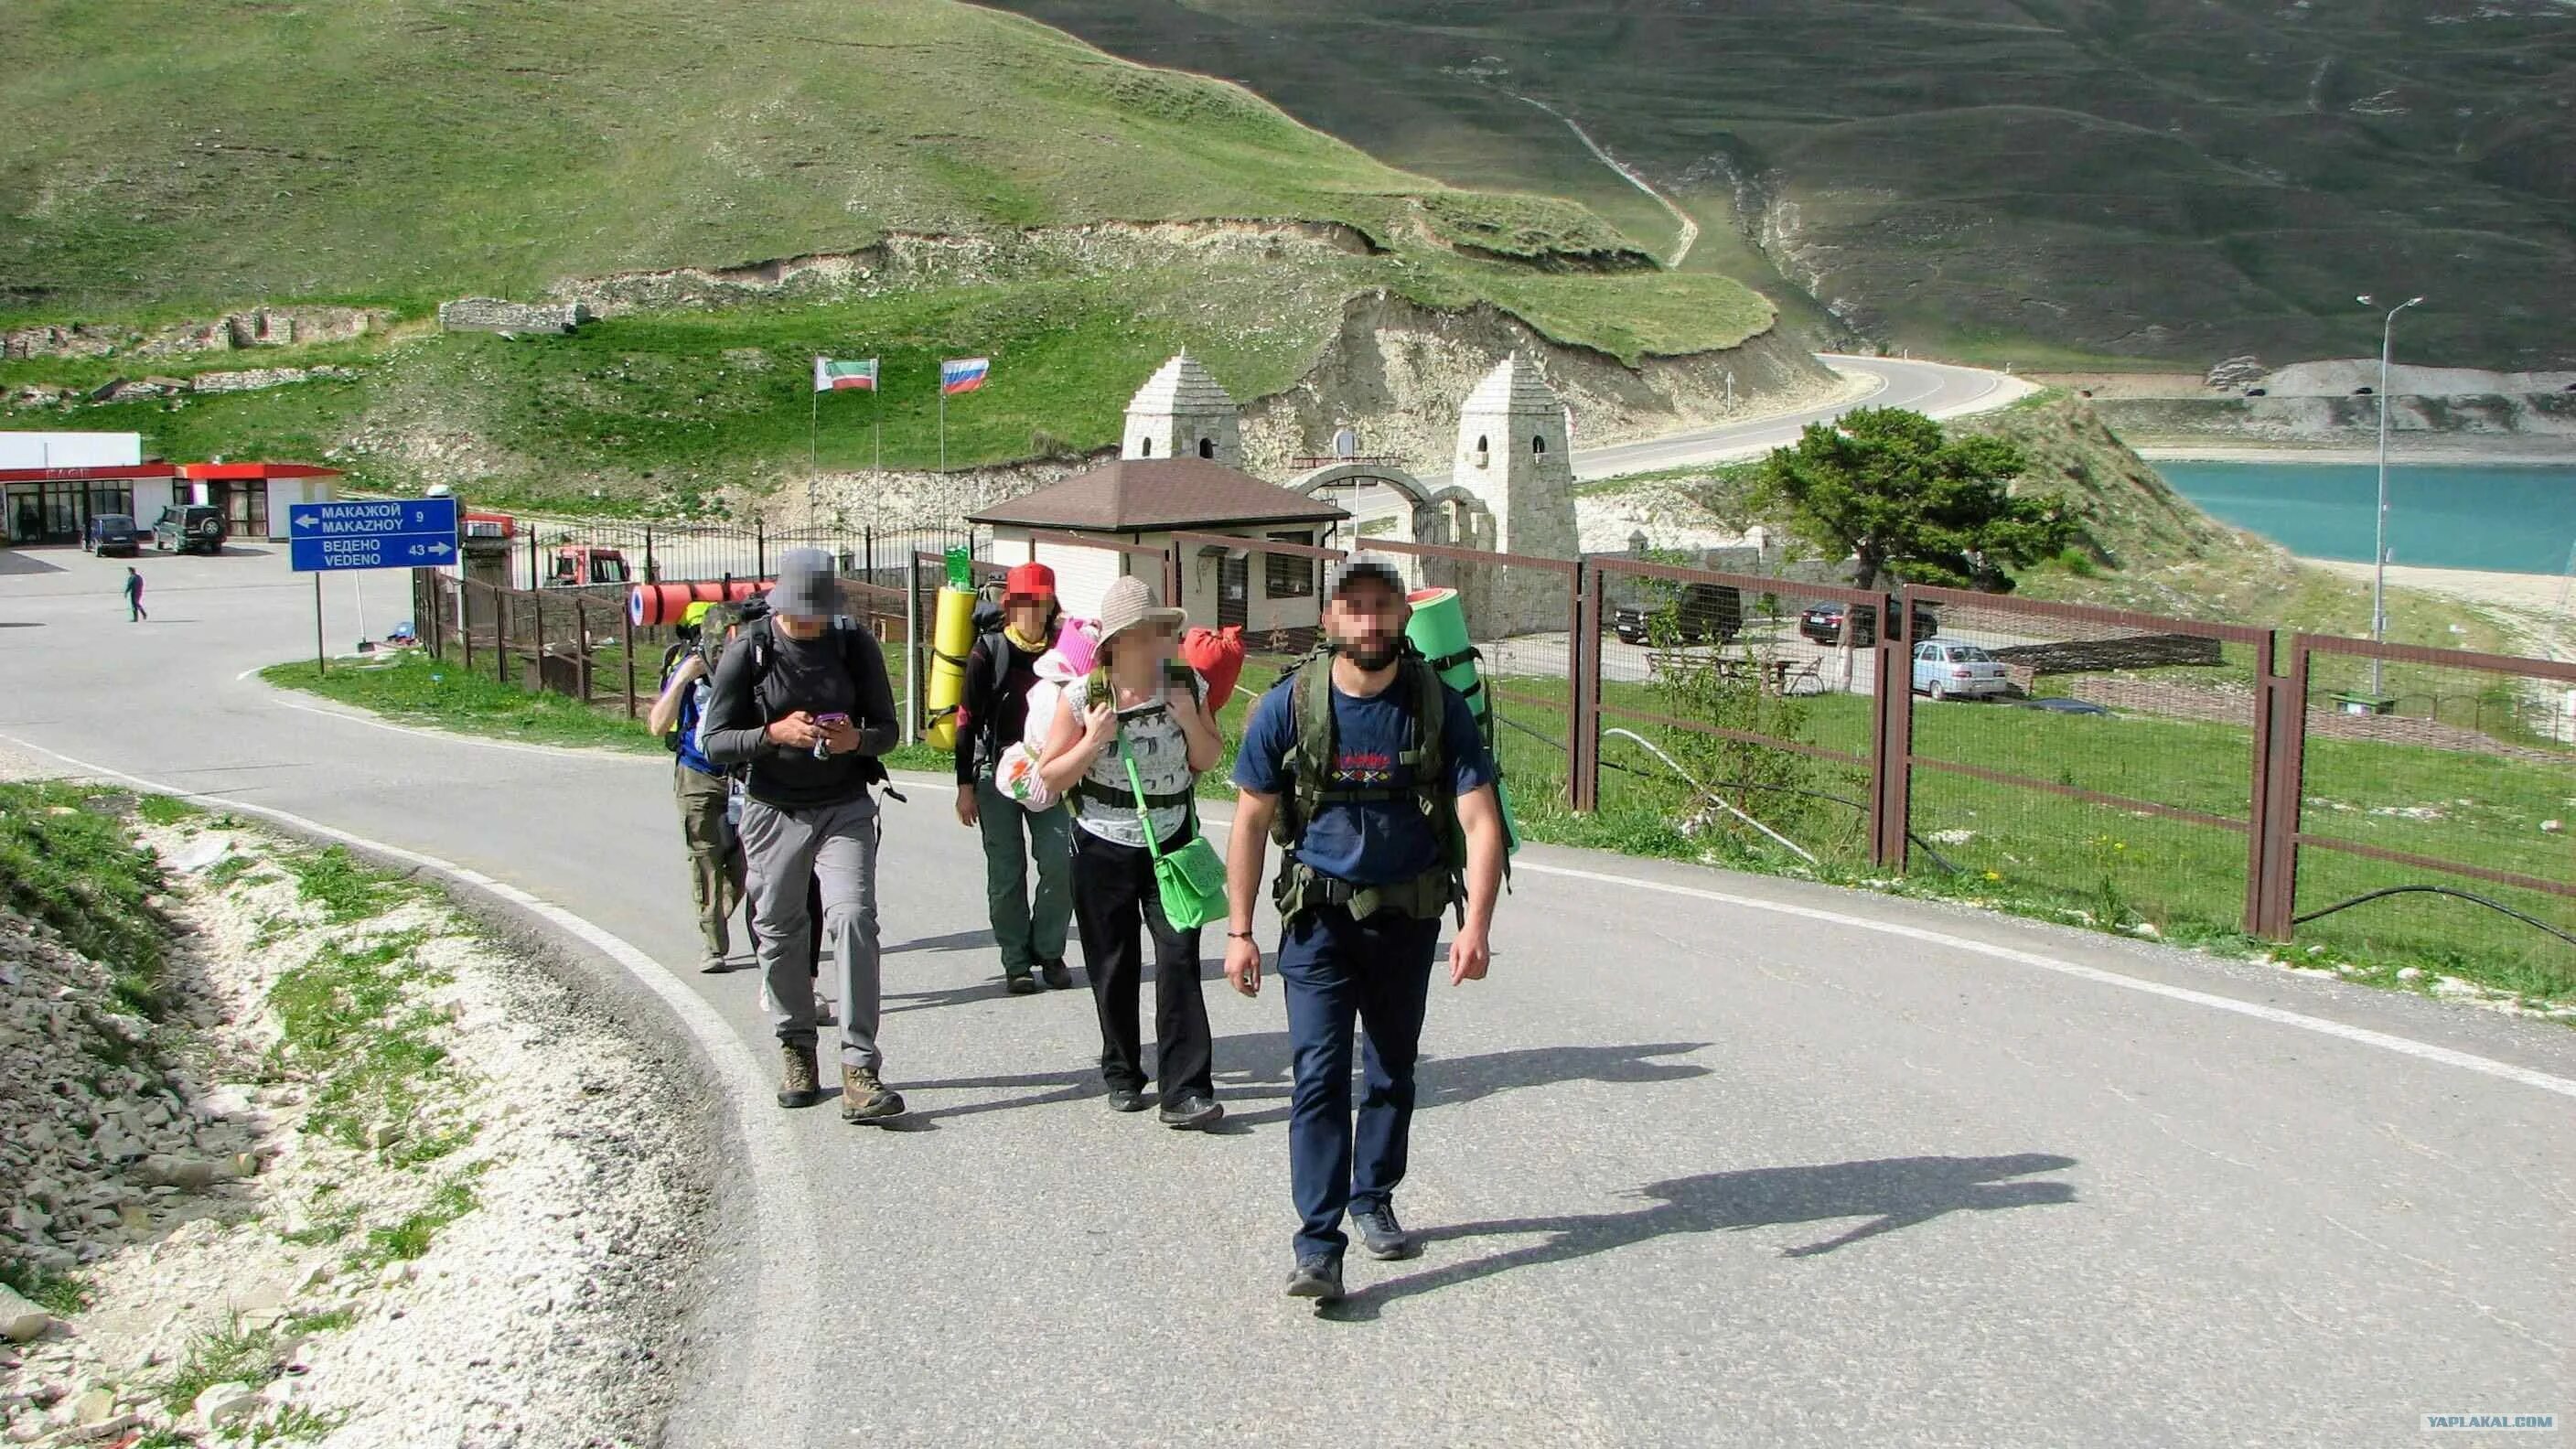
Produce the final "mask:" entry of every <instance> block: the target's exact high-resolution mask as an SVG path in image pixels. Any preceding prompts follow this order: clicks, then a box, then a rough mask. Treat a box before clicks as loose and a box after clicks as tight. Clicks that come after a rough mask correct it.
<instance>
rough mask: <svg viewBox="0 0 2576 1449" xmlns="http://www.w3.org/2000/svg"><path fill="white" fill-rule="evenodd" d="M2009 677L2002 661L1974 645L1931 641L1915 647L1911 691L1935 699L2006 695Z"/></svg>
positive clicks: (2009, 681) (2010, 685) (2010, 677)
mask: <svg viewBox="0 0 2576 1449" xmlns="http://www.w3.org/2000/svg"><path fill="white" fill-rule="evenodd" d="M2011 691H2012V676H2011V675H2010V674H2009V673H2007V672H2006V671H2005V669H2004V666H2003V661H2002V660H2000V659H1997V658H1996V657H1995V656H1993V655H1991V654H1989V653H1987V652H1986V651H1985V650H1983V649H1980V648H1978V647H1977V646H1976V645H1974V644H1946V643H1943V642H1941V641H1939V640H1934V641H1932V642H1930V643H1926V644H1917V645H1915V646H1914V692H1915V693H1916V694H1928V695H1930V696H1932V697H1933V698H1934V699H1957V698H1962V697H1965V698H1981V697H1985V696H1990V695H1999V694H2008V693H2010V692H2011Z"/></svg>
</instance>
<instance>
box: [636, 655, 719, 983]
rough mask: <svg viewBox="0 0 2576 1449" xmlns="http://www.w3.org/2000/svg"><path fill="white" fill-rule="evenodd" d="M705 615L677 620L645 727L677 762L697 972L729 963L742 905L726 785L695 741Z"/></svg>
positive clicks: (702, 703)
mask: <svg viewBox="0 0 2576 1449" xmlns="http://www.w3.org/2000/svg"><path fill="white" fill-rule="evenodd" d="M706 613H707V606H706V605H705V604H691V605H690V606H689V611H688V613H687V614H685V615H683V616H682V620H681V624H680V627H679V630H678V633H679V635H680V640H681V645H682V648H681V651H680V655H679V657H678V658H677V659H674V660H673V661H672V662H671V668H670V670H669V672H668V673H666V674H664V675H663V677H662V693H661V694H660V696H659V697H657V698H656V699H655V700H654V701H653V708H652V710H651V712H650V713H649V714H647V715H646V716H645V721H644V722H645V725H646V726H647V727H648V728H650V729H651V730H652V731H653V733H654V734H656V735H658V736H663V737H666V738H668V739H669V740H670V742H671V751H672V753H673V754H674V755H676V756H678V758H677V759H676V760H675V761H673V763H672V767H671V794H672V795H673V796H674V797H675V798H676V799H677V800H678V801H679V804H680V839H681V840H682V841H683V842H684V843H686V844H687V846H688V848H689V894H690V898H691V899H692V900H693V901H695V902H696V904H697V908H698V934H699V935H700V936H701V937H702V938H703V939H704V940H705V943H706V956H705V957H704V959H702V960H701V961H700V962H699V963H698V969H699V970H701V971H710V972H712V971H722V970H724V969H726V967H727V966H729V965H730V964H731V960H730V958H731V956H732V954H733V932H732V929H731V924H730V922H731V918H732V916H733V913H734V908H735V907H737V906H739V905H740V904H742V899H743V856H742V842H741V841H740V840H739V839H738V838H737V836H736V834H735V831H734V828H733V826H732V825H731V824H730V823H729V822H728V821H727V820H726V818H725V805H726V796H727V795H728V793H729V792H730V791H731V788H732V786H731V782H730V781H728V780H727V779H726V778H725V772H724V771H723V770H720V769H718V768H716V766H715V764H714V763H713V762H712V761H710V760H709V759H708V758H707V756H706V752H705V750H704V749H703V748H701V747H700V744H699V741H698V721H699V719H700V718H702V717H703V716H704V715H705V713H706V708H707V695H708V690H709V681H708V678H707V657H706V655H705V653H704V652H703V651H702V650H701V649H700V648H699V647H698V646H699V643H700V640H701V637H702V631H703V630H704V629H705V626H706Z"/></svg>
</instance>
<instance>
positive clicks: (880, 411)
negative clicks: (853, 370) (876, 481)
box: [868, 368, 885, 473]
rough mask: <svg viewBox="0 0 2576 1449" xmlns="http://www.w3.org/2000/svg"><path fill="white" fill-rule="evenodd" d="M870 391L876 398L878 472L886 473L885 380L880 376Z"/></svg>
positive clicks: (880, 370) (881, 370)
mask: <svg viewBox="0 0 2576 1449" xmlns="http://www.w3.org/2000/svg"><path fill="white" fill-rule="evenodd" d="M879 372H880V373H882V372H883V369H882V368H880V369H879ZM868 391H869V393H870V394H872V395H873V396H874V397H875V398H876V430H877V471H878V472H880V473H882V472H884V471H885V378H884V377H883V376H879V377H878V378H877V381H876V386H874V387H871V388H869V389H868Z"/></svg>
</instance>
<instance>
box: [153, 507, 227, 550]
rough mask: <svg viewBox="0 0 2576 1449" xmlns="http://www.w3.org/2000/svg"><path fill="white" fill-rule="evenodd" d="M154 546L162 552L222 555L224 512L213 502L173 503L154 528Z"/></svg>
mask: <svg viewBox="0 0 2576 1449" xmlns="http://www.w3.org/2000/svg"><path fill="white" fill-rule="evenodd" d="M152 546H153V547H154V548H156V549H159V550H160V551H161V552H163V553H169V552H171V551H172V550H174V549H175V550H177V551H178V552H180V553H222V552H223V551H224V511H223V510H222V509H220V508H217V507H215V506H214V505H212V504H210V503H173V504H171V505H170V506H169V507H167V508H164V509H162V510H161V517H160V519H159V520H158V521H156V522H155V523H154V524H153V525H152Z"/></svg>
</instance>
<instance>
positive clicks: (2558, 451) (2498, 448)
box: [2130, 438, 2576, 468]
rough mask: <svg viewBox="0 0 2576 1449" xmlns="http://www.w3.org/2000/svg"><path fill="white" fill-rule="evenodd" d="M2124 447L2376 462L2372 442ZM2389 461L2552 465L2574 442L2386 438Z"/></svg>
mask: <svg viewBox="0 0 2576 1449" xmlns="http://www.w3.org/2000/svg"><path fill="white" fill-rule="evenodd" d="M2130 451H2131V452H2134V453H2136V454H2137V455H2138V456H2139V457H2141V458H2144V459H2146V460H2147V461H2148V462H2150V463H2361V464H2371V463H2376V462H2378V461H2379V449H2378V447H2377V445H2375V444H2370V443H2363V444H2359V445H2356V446H2351V447H2344V446H2335V447H2320V446H2318V445H2316V444H2313V443H2283V444H2279V445H2265V444H2261V443H2170V444H2135V443H2133V444H2131V445H2130ZM2388 461H2389V464H2390V465H2391V466H2396V467H2402V466H2411V465H2439V466H2442V467H2446V468H2454V467H2457V468H2467V467H2482V466H2494V467H2499V468H2507V467H2534V466H2538V467H2556V466H2565V465H2571V464H2576V442H2570V441H2568V440H2566V439H2561V438H2517V439H2487V440H2483V441H2480V442H2475V443H2470V442H2442V443H2425V442H2421V441H2416V442H2400V441H2398V440H2397V439H2394V438H2392V439H2390V440H2389V446H2388Z"/></svg>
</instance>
